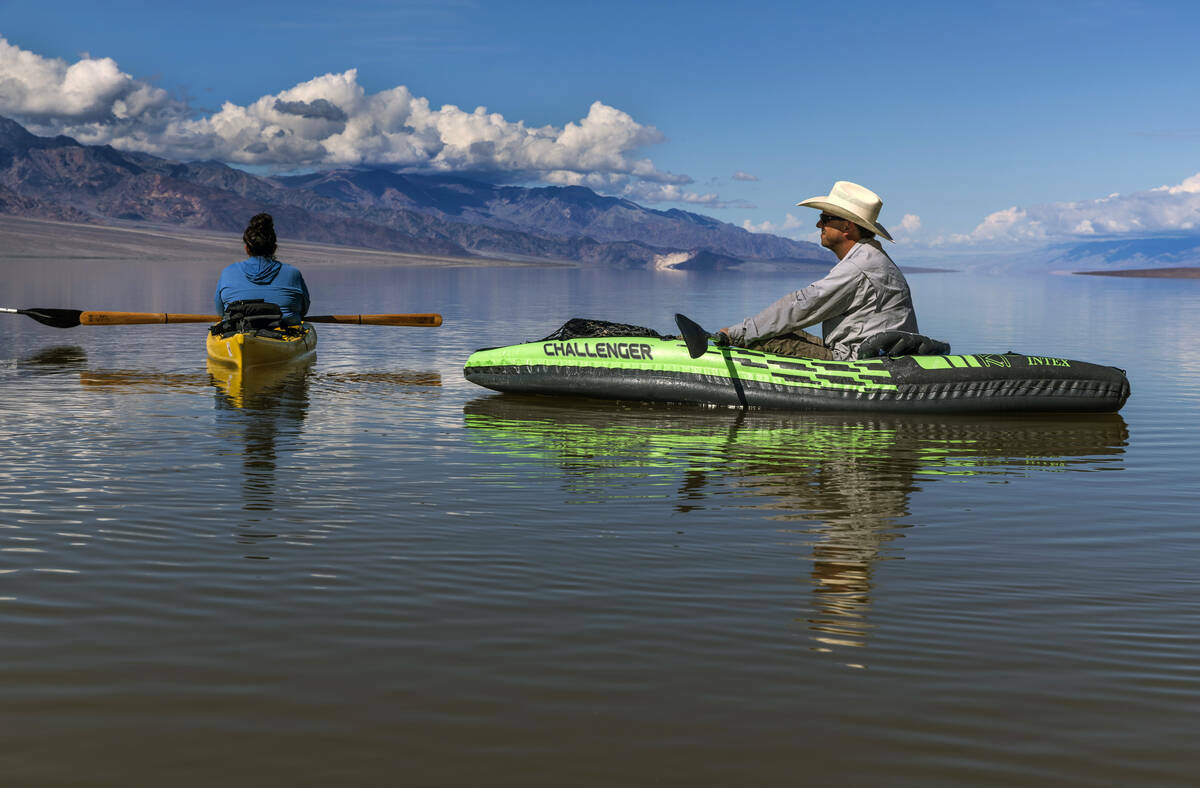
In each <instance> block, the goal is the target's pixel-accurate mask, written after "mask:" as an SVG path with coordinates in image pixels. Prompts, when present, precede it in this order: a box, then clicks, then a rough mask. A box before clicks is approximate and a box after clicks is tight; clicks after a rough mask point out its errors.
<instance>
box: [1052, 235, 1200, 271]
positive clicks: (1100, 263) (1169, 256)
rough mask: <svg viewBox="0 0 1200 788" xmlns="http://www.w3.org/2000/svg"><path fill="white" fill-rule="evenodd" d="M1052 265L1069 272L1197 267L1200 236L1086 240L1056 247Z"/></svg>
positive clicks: (1199, 261)
mask: <svg viewBox="0 0 1200 788" xmlns="http://www.w3.org/2000/svg"><path fill="white" fill-rule="evenodd" d="M1052 264H1053V265H1054V266H1055V267H1058V268H1060V269H1066V270H1070V271H1113V270H1128V269H1139V268H1175V267H1191V266H1197V267H1200V235H1195V234H1191V235H1166V236H1159V237H1149V238H1120V239H1105V240H1099V241H1085V242H1083V243H1076V244H1069V245H1064V246H1059V247H1056V248H1055V251H1054V257H1053V259H1052Z"/></svg>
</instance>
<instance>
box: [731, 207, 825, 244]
mask: <svg viewBox="0 0 1200 788" xmlns="http://www.w3.org/2000/svg"><path fill="white" fill-rule="evenodd" d="M809 219H811V221H809ZM816 221H817V220H816V214H814V215H813V216H812V217H807V218H805V219H800V218H797V217H796V216H795V215H794V214H790V213H789V214H786V215H785V217H784V220H783V223H782V224H776V223H775V222H772V221H770V220H766V221H762V222H759V223H758V224H754V223H753V222H751V221H750V220H749V219H746V220H744V221H743V222H742V228H743V229H746V230H749V231H750V232H752V233H770V234H772V235H786V236H789V237H791V238H799V237H800V236H801V235H802V234H807V233H808V231H810V230H812V229H813V226H814V225H815V224H816Z"/></svg>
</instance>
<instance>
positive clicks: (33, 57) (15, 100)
mask: <svg viewBox="0 0 1200 788" xmlns="http://www.w3.org/2000/svg"><path fill="white" fill-rule="evenodd" d="M179 110H180V106H179V105H178V103H177V102H174V101H172V100H171V98H170V97H169V96H168V95H167V92H166V91H165V90H163V89H162V88H157V87H154V86H153V85H150V84H148V83H146V82H141V81H139V80H136V79H134V78H133V77H131V76H129V75H128V74H126V73H124V72H122V71H121V70H120V69H119V68H118V67H117V64H116V62H115V61H113V60H112V59H111V58H92V57H89V56H86V55H85V56H83V57H82V58H81V59H80V60H79V61H78V62H77V63H73V64H71V65H68V64H67V63H66V61H64V60H60V59H57V58H45V57H42V56H40V55H37V54H35V53H33V52H27V51H25V50H23V49H20V48H19V47H15V46H13V45H12V44H10V43H8V41H7V40H6V39H4V38H2V37H0V112H4V113H7V114H11V115H19V116H22V117H24V118H28V119H30V120H32V121H42V122H47V123H51V122H61V123H68V124H70V123H89V122H102V123H103V122H106V123H111V124H119V123H121V122H124V121H129V120H131V119H135V118H147V119H149V118H151V117H153V116H158V115H162V114H164V113H165V114H168V115H169V114H174V113H177V112H178V111H179Z"/></svg>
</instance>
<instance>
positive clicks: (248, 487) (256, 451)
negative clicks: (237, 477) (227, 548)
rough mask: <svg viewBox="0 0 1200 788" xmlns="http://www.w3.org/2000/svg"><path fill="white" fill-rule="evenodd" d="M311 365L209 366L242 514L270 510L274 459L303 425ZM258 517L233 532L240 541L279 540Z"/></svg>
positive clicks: (293, 440) (305, 363) (304, 362)
mask: <svg viewBox="0 0 1200 788" xmlns="http://www.w3.org/2000/svg"><path fill="white" fill-rule="evenodd" d="M313 363H314V362H313V359H311V358H309V359H307V360H305V361H300V362H296V363H293V364H278V365H274V366H265V367H252V368H250V369H246V370H243V369H240V368H237V367H233V366H230V365H226V364H216V363H213V362H212V361H209V362H208V374H209V376H210V378H211V381H212V384H213V386H214V387H215V389H216V408H217V427H218V435H219V436H220V437H223V438H225V439H226V443H228V444H229V445H231V446H235V445H236V446H240V449H241V451H240V454H241V457H242V471H241V479H242V494H243V500H242V508H243V509H244V510H245V511H247V512H252V513H267V512H271V511H272V510H274V508H275V493H276V486H277V485H276V472H277V466H278V461H279V456H280V454H281V453H284V452H286V451H288V450H290V448H291V444H293V443H295V442H296V441H297V439H298V438H299V436H300V433H301V430H302V428H303V426H304V420H305V418H306V416H307V415H308V404H309V392H308V386H309V378H310V376H311V373H312V368H313ZM263 518H264V515H261V514H254V515H251V516H249V517H248V519H247V520H246V521H245V523H243V526H242V530H241V532H239V534H238V537H239V541H240V542H241V543H243V544H249V545H256V544H258V543H259V542H261V541H262V540H265V539H274V538H276V537H277V536H278V534H277V533H275V532H274V528H273V527H270V526H269V524H268V522H267V521H266V520H264V519H263ZM264 526H266V527H264ZM247 557H248V558H255V557H264V556H247Z"/></svg>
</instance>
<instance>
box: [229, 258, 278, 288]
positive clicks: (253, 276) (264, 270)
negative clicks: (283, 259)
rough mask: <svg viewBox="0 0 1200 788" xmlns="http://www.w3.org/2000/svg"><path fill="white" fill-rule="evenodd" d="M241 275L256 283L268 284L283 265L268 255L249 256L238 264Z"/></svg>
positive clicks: (273, 279)
mask: <svg viewBox="0 0 1200 788" xmlns="http://www.w3.org/2000/svg"><path fill="white" fill-rule="evenodd" d="M239 265H240V266H241V269H242V275H243V276H245V277H246V279H248V280H249V281H251V282H253V283H254V284H256V285H269V284H271V283H272V282H274V281H275V276H276V275H277V274H278V273H279V269H280V268H281V267H282V266H283V264H282V263H280V262H279V261H278V260H272V259H271V258H269V257H251V258H249V259H248V260H243V261H242V262H241V263H240V264H239Z"/></svg>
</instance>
